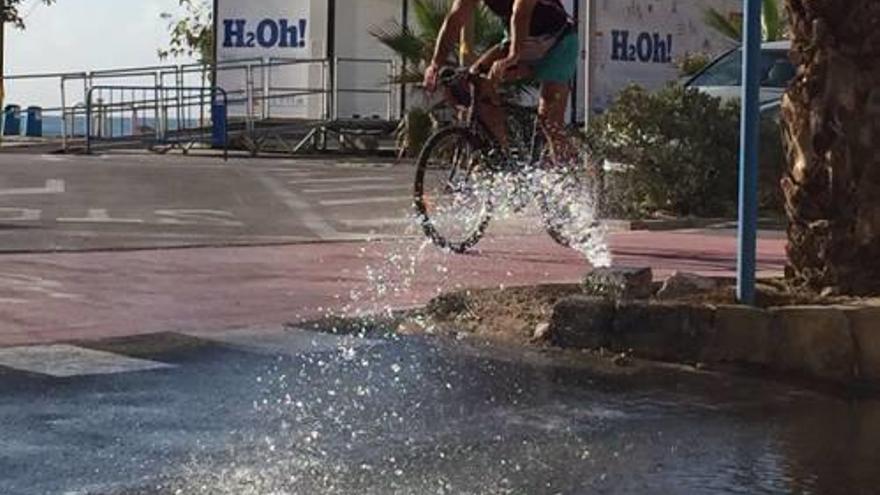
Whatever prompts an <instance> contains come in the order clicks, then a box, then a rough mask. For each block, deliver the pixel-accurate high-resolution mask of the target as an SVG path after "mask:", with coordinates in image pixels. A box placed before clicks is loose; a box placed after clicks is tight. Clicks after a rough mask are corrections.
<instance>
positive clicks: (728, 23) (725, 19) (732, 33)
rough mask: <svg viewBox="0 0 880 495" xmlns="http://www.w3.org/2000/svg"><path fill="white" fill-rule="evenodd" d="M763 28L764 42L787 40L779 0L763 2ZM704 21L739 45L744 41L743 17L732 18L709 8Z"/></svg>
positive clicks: (763, 0)
mask: <svg viewBox="0 0 880 495" xmlns="http://www.w3.org/2000/svg"><path fill="white" fill-rule="evenodd" d="M762 2H763V3H762V8H761V27H762V32H763V39H764V41H779V40H783V39H785V33H786V20H785V18H784V17H783V16H782V14H781V3H780V2H779V0H762ZM703 21H704V22H705V23H706V25H707V26H709V27H711V28H712V29H714V30H715V31H717V32H719V33H721V34H722V35H724V36H725V37H726V38H730V39H731V40H732V41H736V42H737V43H739V42H741V41H742V39H743V21H742V17H730V16H727V15H725V14H723V13H721V12H720V11H718V10H717V9H714V8H709V9H706V11H705V12H704V13H703Z"/></svg>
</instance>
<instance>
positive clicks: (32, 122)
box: [24, 107, 43, 137]
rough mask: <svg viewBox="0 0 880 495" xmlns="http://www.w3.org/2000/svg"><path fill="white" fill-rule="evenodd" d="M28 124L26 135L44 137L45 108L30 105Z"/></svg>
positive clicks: (27, 112)
mask: <svg viewBox="0 0 880 495" xmlns="http://www.w3.org/2000/svg"><path fill="white" fill-rule="evenodd" d="M25 113H26V114H27V126H26V127H25V130H24V135H25V136H28V137H43V109H42V108H40V107H28V108H27V111H26V112H25Z"/></svg>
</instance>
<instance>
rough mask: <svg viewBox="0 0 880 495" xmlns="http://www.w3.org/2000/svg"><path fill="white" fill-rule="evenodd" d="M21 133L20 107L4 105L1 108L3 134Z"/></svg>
mask: <svg viewBox="0 0 880 495" xmlns="http://www.w3.org/2000/svg"><path fill="white" fill-rule="evenodd" d="M19 134H21V107H20V106H18V105H6V108H4V109H3V135H4V136H18V135H19Z"/></svg>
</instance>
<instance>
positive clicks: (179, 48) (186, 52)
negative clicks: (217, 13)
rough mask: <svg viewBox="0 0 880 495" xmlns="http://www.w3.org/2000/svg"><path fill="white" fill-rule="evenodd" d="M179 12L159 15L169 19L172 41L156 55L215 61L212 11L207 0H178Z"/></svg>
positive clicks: (206, 61) (207, 61)
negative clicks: (177, 13)
mask: <svg viewBox="0 0 880 495" xmlns="http://www.w3.org/2000/svg"><path fill="white" fill-rule="evenodd" d="M178 3H179V5H180V7H181V8H182V9H183V14H182V15H175V14H172V13H169V12H165V13H162V14H161V15H160V17H161V18H162V19H163V20H165V21H168V32H169V33H170V34H171V41H170V43H169V44H168V47H167V48H163V49H160V50H159V58H162V59H166V58H168V57H182V56H187V57H193V56H197V57H198V59H199V61H200V62H202V63H212V62H213V61H214V13H213V6H212V4H211V2H210V1H208V0H178Z"/></svg>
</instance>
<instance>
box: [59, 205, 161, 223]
mask: <svg viewBox="0 0 880 495" xmlns="http://www.w3.org/2000/svg"><path fill="white" fill-rule="evenodd" d="M57 221H58V223H120V224H129V225H130V224H142V223H144V221H143V220H141V219H140V218H112V217H111V216H110V214H109V213H107V210H104V209H101V208H93V209H90V210H89V212H88V216H86V217H85V218H59V219H58V220H57Z"/></svg>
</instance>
